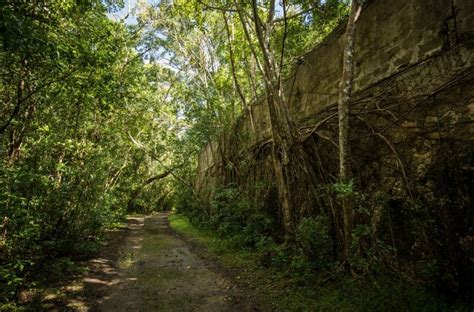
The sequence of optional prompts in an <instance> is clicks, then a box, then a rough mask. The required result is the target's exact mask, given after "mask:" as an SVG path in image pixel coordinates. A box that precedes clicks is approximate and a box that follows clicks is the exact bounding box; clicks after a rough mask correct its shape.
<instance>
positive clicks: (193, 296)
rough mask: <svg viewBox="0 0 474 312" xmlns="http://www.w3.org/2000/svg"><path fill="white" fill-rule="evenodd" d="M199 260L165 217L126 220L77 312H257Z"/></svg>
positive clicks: (95, 264) (96, 263) (88, 281)
mask: <svg viewBox="0 0 474 312" xmlns="http://www.w3.org/2000/svg"><path fill="white" fill-rule="evenodd" d="M218 267H219V266H218V265H216V264H215V263H212V261H210V260H206V259H205V258H202V257H200V256H198V253H196V250H195V247H193V246H190V244H189V243H188V242H186V241H185V240H184V239H183V238H181V237H180V236H178V235H177V234H176V233H175V232H173V231H172V230H171V228H170V227H169V224H168V220H167V214H165V213H160V214H154V215H151V216H147V217H130V218H129V220H128V226H127V229H126V230H124V231H117V232H116V233H113V234H112V235H111V237H110V239H109V240H108V244H107V245H106V246H104V248H103V251H102V253H101V256H100V257H98V258H97V259H94V260H92V261H91V262H90V268H91V270H90V272H89V274H87V276H86V277H85V278H84V279H83V280H82V281H81V283H80V284H81V285H80V286H81V287H82V288H83V291H82V294H83V298H80V299H81V300H79V301H80V302H76V303H74V302H70V304H72V305H69V307H71V308H72V307H73V306H75V307H76V308H75V309H74V310H76V311H114V312H115V311H258V310H259V309H257V308H256V305H255V304H254V303H253V300H248V296H246V290H244V289H241V287H240V285H237V284H236V283H234V282H233V281H232V279H231V277H230V276H229V275H227V274H225V273H224V272H223V271H220V270H219V268H218Z"/></svg>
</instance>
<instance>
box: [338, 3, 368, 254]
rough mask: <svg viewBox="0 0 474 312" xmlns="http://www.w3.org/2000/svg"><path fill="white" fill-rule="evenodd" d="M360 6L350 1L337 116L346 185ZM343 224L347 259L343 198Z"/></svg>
mask: <svg viewBox="0 0 474 312" xmlns="http://www.w3.org/2000/svg"><path fill="white" fill-rule="evenodd" d="M361 9H362V5H361V2H360V0H352V3H351V11H350V14H349V19H348V21H347V27H346V38H345V39H346V45H345V49H344V56H343V69H342V79H341V85H340V90H339V102H338V116H339V182H340V183H343V184H347V183H349V182H350V179H351V175H350V163H349V156H350V146H349V127H350V126H349V117H350V107H349V105H350V100H351V91H352V82H353V75H354V63H353V58H354V41H355V31H356V23H357V19H358V18H359V15H360V12H361ZM342 207H343V219H344V220H343V221H344V222H343V223H344V246H343V255H344V257H345V258H346V259H347V258H348V257H349V253H350V244H351V241H352V239H351V233H352V227H353V211H352V210H353V203H352V202H351V200H350V198H349V197H347V196H345V197H344V198H343V199H342Z"/></svg>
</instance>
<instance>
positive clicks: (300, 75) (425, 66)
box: [196, 0, 474, 190]
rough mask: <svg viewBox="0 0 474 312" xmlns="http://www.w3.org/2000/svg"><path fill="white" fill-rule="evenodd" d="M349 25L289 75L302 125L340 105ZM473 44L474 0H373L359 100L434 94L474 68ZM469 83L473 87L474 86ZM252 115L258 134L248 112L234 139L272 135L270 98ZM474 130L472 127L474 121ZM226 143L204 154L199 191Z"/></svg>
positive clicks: (250, 141) (361, 53) (358, 75)
mask: <svg viewBox="0 0 474 312" xmlns="http://www.w3.org/2000/svg"><path fill="white" fill-rule="evenodd" d="M344 30H345V25H340V26H339V27H338V28H337V29H336V30H335V31H334V32H333V33H332V34H331V35H330V36H329V37H328V38H327V39H326V40H325V41H324V42H323V43H322V44H320V45H318V46H316V47H315V48H314V49H313V50H312V51H311V52H309V53H307V54H306V55H304V56H303V57H302V58H301V59H300V60H299V61H298V63H297V64H295V67H294V70H293V74H292V75H290V77H289V78H288V79H287V81H286V94H287V96H288V98H289V101H290V109H291V113H292V114H293V115H294V116H295V120H297V121H298V123H299V125H300V126H301V128H302V129H303V128H304V127H309V126H311V125H312V124H315V123H316V122H317V121H318V120H320V119H321V118H322V116H323V115H324V112H326V111H327V110H330V109H332V108H333V107H334V106H335V105H336V102H337V95H338V88H339V82H340V78H341V73H342V51H343V48H344V36H343V35H344ZM473 46H474V1H472V0H397V1H394V0H373V1H369V3H368V4H367V5H366V7H365V8H364V10H363V11H362V14H361V16H360V19H359V21H358V29H357V34H356V41H355V76H354V102H358V103H361V102H363V101H367V102H374V101H378V100H382V99H385V100H387V99H389V98H390V97H396V98H398V99H402V98H406V99H411V100H410V101H412V100H413V99H414V98H416V97H426V96H430V95H432V94H434V93H435V92H437V90H438V88H440V87H442V86H445V85H447V84H449V83H450V82H451V81H455V80H456V79H458V78H459V77H460V76H461V75H463V74H465V73H467V72H469V71H472V70H473V64H474V53H473ZM470 82H472V80H470ZM380 86H383V88H380ZM467 88H470V89H471V90H472V84H471V86H469V85H468V86H467ZM466 92H467V91H466ZM252 114H253V116H254V120H255V127H256V131H255V132H253V131H252V130H251V126H250V119H249V116H248V115H246V116H242V118H241V119H240V120H239V121H238V123H237V124H236V127H235V131H234V133H232V134H230V136H232V137H233V140H232V144H233V145H237V147H238V149H240V150H249V149H251V148H252V147H253V146H256V145H258V144H260V143H261V142H263V141H265V140H268V139H269V138H270V120H269V114H268V111H267V107H266V104H265V102H264V100H263V101H260V102H257V103H254V105H253V106H252ZM400 122H402V121H400ZM469 129H470V131H472V125H471V126H470V128H469ZM470 134H471V135H472V132H470ZM226 143H228V140H227V139H224V138H220V139H219V140H218V142H214V143H213V144H210V145H208V146H207V147H206V148H205V149H204V150H203V152H202V153H201V155H200V157H199V168H198V172H199V173H198V177H197V179H196V188H197V189H198V190H201V189H203V187H204V184H206V183H208V182H209V181H212V180H213V176H216V175H218V173H217V172H214V173H213V172H212V170H210V171H209V168H215V167H216V164H217V163H219V162H220V159H219V157H220V156H219V153H216V151H218V149H219V148H223V149H226V147H225V146H224V145H226ZM219 145H220V147H219ZM233 147H235V146H233Z"/></svg>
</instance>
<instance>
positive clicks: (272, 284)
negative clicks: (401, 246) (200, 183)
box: [168, 214, 472, 311]
mask: <svg viewBox="0 0 474 312" xmlns="http://www.w3.org/2000/svg"><path fill="white" fill-rule="evenodd" d="M168 219H169V222H170V226H171V227H172V228H173V229H174V230H175V231H177V232H178V233H180V234H182V235H184V236H185V237H186V238H187V240H188V241H190V242H191V243H194V244H197V245H198V246H200V247H201V248H203V249H205V250H206V251H207V252H208V253H209V255H210V256H211V257H212V258H213V259H216V260H217V261H218V262H219V263H220V264H221V265H222V266H223V267H224V268H225V269H229V270H231V271H233V272H236V273H235V278H236V279H237V280H238V281H239V283H241V284H243V285H249V287H250V288H252V290H253V293H254V294H255V295H256V296H257V298H258V301H259V302H261V304H262V309H263V310H264V311H267V310H271V311H469V310H472V309H469V307H467V306H465V305H458V304H454V303H450V302H448V301H447V300H446V299H445V298H443V297H441V296H439V295H436V294H434V293H433V292H431V291H429V290H427V289H425V288H423V287H418V286H413V285H408V284H407V283H405V282H403V281H401V280H398V279H394V278H392V277H389V276H383V275H380V276H370V277H363V278H359V279H353V278H352V277H349V276H347V275H345V274H334V275H327V274H298V272H291V271H290V270H288V271H285V270H281V269H275V268H272V267H263V266H262V265H261V263H260V260H259V259H261V254H260V253H259V251H251V250H241V249H235V248H231V247H229V244H227V242H226V240H224V239H220V238H217V237H216V236H215V234H214V233H212V232H211V231H209V230H206V229H201V228H198V227H195V226H194V225H192V224H191V223H190V221H189V219H188V218H187V217H186V216H184V215H180V214H171V215H170V216H169V218H168Z"/></svg>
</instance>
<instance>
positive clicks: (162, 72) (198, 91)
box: [0, 0, 437, 310]
mask: <svg viewBox="0 0 474 312" xmlns="http://www.w3.org/2000/svg"><path fill="white" fill-rule="evenodd" d="M349 2H350V1H343V0H326V1H323V0H321V1H306V0H288V1H240V0H238V1H233V2H229V1H201V0H193V1H189V0H176V1H137V5H136V8H135V10H134V11H133V12H131V14H132V15H133V16H134V21H133V22H127V21H125V20H124V19H121V18H117V16H118V12H120V10H121V8H123V7H124V3H123V1H120V0H107V1H103V0H83V1H75V0H64V1H56V0H35V1H29V0H6V1H3V2H2V3H1V4H0V36H1V37H0V44H1V46H0V63H1V66H0V77H1V84H0V161H1V166H0V218H1V219H0V286H1V287H0V310H1V309H2V306H1V304H2V303H4V302H5V303H8V302H14V301H18V300H19V299H20V297H21V293H22V292H23V291H25V290H26V289H31V288H34V287H36V286H37V285H41V284H42V283H45V281H46V280H51V279H53V280H54V279H55V278H56V279H60V278H61V274H62V273H64V272H68V271H71V270H73V269H74V265H73V263H74V261H75V260H80V259H84V258H87V257H89V256H91V255H92V254H94V252H96V251H97V249H98V246H99V244H98V243H99V242H100V239H101V238H102V236H103V233H104V230H106V229H107V228H110V227H113V226H115V225H117V224H118V223H119V222H120V221H121V220H123V218H124V216H125V215H126V214H127V213H135V212H139V213H149V212H152V211H156V210H168V209H171V208H175V209H177V210H178V211H179V212H183V213H185V214H186V215H188V216H189V218H190V219H191V221H192V222H193V223H194V224H197V225H199V226H200V227H202V228H205V229H206V230H211V231H212V233H214V234H215V235H216V236H219V237H221V238H223V239H224V241H225V244H227V245H228V246H229V247H230V248H232V249H234V250H235V249H236V250H246V251H249V250H251V251H256V253H257V254H258V255H257V258H258V262H259V264H260V265H261V266H262V267H272V268H275V269H277V270H280V271H281V272H285V274H286V273H288V272H290V273H291V274H294V275H296V276H299V278H300V280H304V279H305V278H308V280H309V278H310V277H314V276H315V274H321V276H331V274H334V273H335V272H336V273H337V274H339V273H341V272H342V274H346V273H347V272H348V271H350V272H351V273H352V274H353V275H354V276H356V275H359V274H360V275H361V276H365V275H370V274H379V273H380V270H383V268H386V267H388V266H389V265H392V266H394V263H395V261H394V256H396V252H395V251H394V249H393V247H392V246H388V244H386V243H385V242H383V241H381V240H378V239H376V238H375V237H374V236H372V235H371V234H372V233H371V229H370V227H369V226H367V225H366V224H367V223H361V224H359V225H358V226H356V227H354V229H353V231H352V233H351V234H352V236H350V238H351V239H352V241H351V242H350V243H352V249H353V250H351V253H350V254H351V259H341V257H340V254H341V252H340V249H341V244H340V241H339V240H340V233H339V232H338V230H339V229H338V228H337V226H335V223H337V222H336V221H334V220H333V219H331V218H332V217H331V216H330V214H329V213H328V212H327V211H324V209H321V208H318V209H317V208H314V207H309V208H308V207H305V209H306V210H307V211H309V210H311V209H313V210H314V211H313V212H314V213H312V214H306V215H303V214H301V215H298V218H296V217H295V218H294V219H295V220H294V228H291V229H290V230H291V231H289V229H288V228H287V227H286V225H285V224H283V223H284V222H282V219H284V218H283V217H282V212H281V210H282V209H280V208H279V203H278V196H277V195H276V193H277V192H276V191H275V189H278V187H276V184H277V183H276V182H275V179H274V177H275V174H274V173H271V169H269V170H267V169H268V168H257V169H259V170H260V169H261V170H262V171H263V170H267V171H265V175H262V176H261V177H259V178H261V179H260V180H259V179H256V180H255V181H253V182H252V183H253V184H252V185H243V184H242V183H241V184H239V183H236V180H237V179H236V178H235V176H237V175H238V174H240V176H245V175H247V176H250V175H251V174H250V172H249V171H251V170H255V171H257V170H256V167H258V164H256V163H255V161H256V159H255V158H256V157H253V156H251V155H250V156H249V155H237V156H239V159H240V163H238V164H237V162H233V160H234V159H226V156H225V153H224V152H223V151H222V150H220V148H221V147H220V146H218V145H217V144H213V142H216V141H217V140H219V138H222V137H224V138H225V135H226V134H227V133H229V132H231V131H232V130H233V127H235V125H236V124H237V123H238V122H239V121H241V120H242V116H246V115H248V116H249V120H250V121H251V122H250V123H251V126H250V129H249V131H255V127H254V123H256V122H258V121H255V120H254V119H253V116H252V109H250V107H251V106H252V105H253V104H254V103H255V101H258V99H262V98H264V97H267V98H268V95H269V94H270V95H273V93H275V94H276V93H279V91H281V90H282V81H283V80H284V79H285V78H286V77H287V75H288V74H289V73H290V72H291V70H292V68H293V65H294V64H295V62H300V61H301V58H300V55H302V54H304V53H306V52H308V51H309V50H310V49H311V48H312V47H313V46H314V45H315V44H317V43H318V42H321V40H323V39H324V38H325V37H326V36H327V35H328V34H329V33H330V32H331V31H332V30H333V29H334V28H335V27H336V26H337V25H338V24H339V23H340V22H341V20H342V19H343V18H344V17H345V16H346V15H347V13H348V4H349ZM252 4H253V6H252ZM272 4H273V5H272ZM262 30H264V31H265V34H264V35H262V34H261V33H260V32H261V31H262ZM262 43H264V44H262ZM267 63H268V64H267ZM272 88H273V89H272ZM282 98H283V99H284V97H283V96H282ZM275 103H277V104H278V102H275ZM282 103H283V102H282ZM280 104H281V103H280ZM277 106H278V105H277ZM293 126H294V125H293ZM276 128H278V127H276ZM273 138H275V136H274V137H273ZM241 139H242V140H245V138H241ZM267 143H268V142H267ZM293 145H298V146H299V145H300V144H293ZM282 146H283V145H282ZM203 148H210V149H217V150H213V151H212V153H213V155H217V156H216V157H221V158H222V159H223V163H224V164H225V165H223V167H225V168H221V169H222V170H221V171H222V172H226V173H228V174H222V177H220V178H221V180H222V181H221V182H222V183H221V184H220V185H213V188H212V189H210V190H206V191H207V192H208V194H207V195H208V196H207V197H206V196H204V197H206V198H203V196H198V194H196V190H195V189H194V183H195V178H196V167H197V166H196V165H197V162H198V157H199V153H200V151H201V150H202V149H203ZM264 148H268V146H266V147H263V148H262V149H264ZM275 150H277V149H274V150H273V151H274V152H275ZM277 152H278V151H277ZM277 152H275V154H274V155H277V154H278V153H277ZM283 154H284V153H283ZM283 158H284V157H283ZM283 160H284V159H283ZM282 163H284V162H282ZM237 167H238V168H237ZM308 168H309V166H308V167H306V168H303V170H301V171H300V172H299V173H302V172H308V171H311V170H306V169H308ZM238 170H240V172H239V173H236V172H237V171H238ZM259 172H260V171H259ZM269 172H270V173H269ZM296 173H298V172H296ZM295 176H298V174H295ZM289 180H290V182H291V181H293V183H294V185H293V187H294V188H293V190H294V189H295V188H296V189H298V188H300V183H299V182H298V181H299V180H297V179H289ZM237 182H238V181H237ZM330 182H331V183H326V184H321V185H319V186H318V187H319V188H320V189H316V190H314V189H311V192H312V193H311V194H313V193H317V194H318V195H317V196H320V197H321V198H323V197H324V198H323V199H321V200H320V202H321V203H324V204H325V203H326V202H327V200H328V199H327V198H329V197H331V198H337V197H344V196H346V197H350V198H352V199H353V201H354V204H355V205H354V207H355V213H356V214H357V216H358V217H359V216H362V217H361V218H364V216H365V214H366V208H365V207H366V204H367V203H366V202H364V200H365V198H364V196H363V195H362V194H359V193H357V192H356V191H355V190H354V189H353V185H352V184H351V183H349V184H335V185H334V182H335V181H334V180H331V181H330ZM304 184H305V185H304V186H305V187H307V188H311V187H312V186H311V185H310V184H308V183H304ZM201 191H202V190H201ZM313 191H314V192H313ZM300 193H301V194H302V195H301V196H300V197H299V198H296V199H297V200H301V201H302V202H304V203H305V204H308V203H310V201H309V200H308V201H305V198H302V197H305V196H306V195H308V194H306V193H305V192H304V191H302V192H300ZM262 194H267V195H268V194H270V195H269V196H267V199H268V200H264V199H263V195H262ZM201 195H202V194H201ZM308 196H309V195H308ZM294 205H295V206H297V203H295V204H294ZM322 205H323V204H322ZM326 206H328V205H326ZM301 207H302V206H301ZM297 208H298V209H299V208H300V207H297ZM301 210H304V209H303V208H301ZM334 218H336V213H334ZM331 222H332V223H331ZM368 242H370V244H369V243H368ZM349 261H350V262H351V265H350V266H348V265H347V263H348V262H349ZM384 262H385V263H384ZM387 263H388V264H389V265H385V266H384V264H387ZM397 265H398V264H397ZM348 267H349V270H347V268H348ZM434 267H435V264H434V263H431V262H429V261H427V263H425V264H424V266H423V270H425V271H428V273H427V275H430V274H431V275H430V276H432V275H435V274H437V273H432V272H430V270H431V271H435V270H434ZM4 307H5V308H6V307H7V305H5V306H4Z"/></svg>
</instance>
